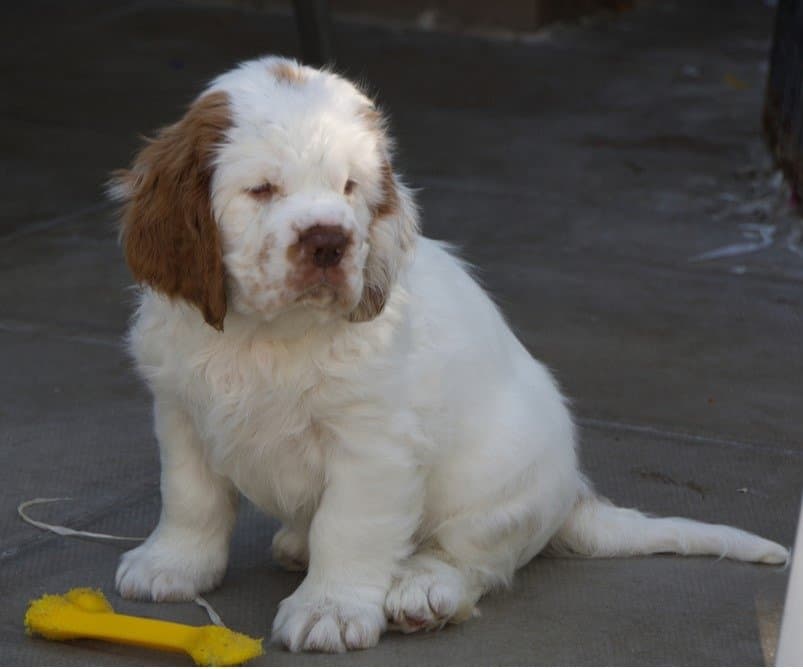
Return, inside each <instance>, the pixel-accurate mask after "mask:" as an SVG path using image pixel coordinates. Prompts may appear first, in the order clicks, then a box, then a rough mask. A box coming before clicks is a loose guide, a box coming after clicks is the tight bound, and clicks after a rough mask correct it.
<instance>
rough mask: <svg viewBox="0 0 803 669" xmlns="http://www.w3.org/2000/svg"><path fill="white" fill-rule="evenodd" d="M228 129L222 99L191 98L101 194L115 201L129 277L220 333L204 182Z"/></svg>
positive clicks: (222, 297) (217, 255)
mask: <svg viewBox="0 0 803 669" xmlns="http://www.w3.org/2000/svg"><path fill="white" fill-rule="evenodd" d="M230 126H231V114H230V109H229V99H228V96H227V95H226V94H225V93H222V92H216V93H209V94H207V95H204V96H203V97H201V98H199V99H198V100H197V101H196V102H195V103H194V104H193V105H192V106H191V107H190V108H189V110H188V111H187V113H186V114H185V115H184V118H182V119H181V120H180V121H179V122H178V123H176V124H174V125H171V126H168V127H166V128H164V129H162V130H161V131H160V132H159V134H158V135H157V136H156V138H155V139H153V140H150V141H148V143H147V144H146V145H145V147H144V148H143V149H142V150H141V151H140V152H139V154H138V155H137V157H136V159H135V160H134V164H133V166H132V167H131V169H129V170H120V171H118V172H116V173H115V174H114V175H113V177H112V179H111V181H110V182H109V186H108V193H109V195H110V196H111V197H112V198H114V199H116V200H118V201H120V202H122V203H123V208H122V216H121V219H122V220H121V230H120V238H121V241H122V245H123V250H124V253H125V259H126V262H127V263H128V266H129V268H130V269H131V273H132V274H133V275H134V278H135V279H136V280H137V281H139V282H142V283H146V284H148V285H149V286H151V287H152V288H154V289H155V290H157V291H159V292H161V293H163V294H165V295H167V296H169V297H171V298H173V297H176V298H181V299H184V300H186V301H187V302H189V303H191V304H193V305H195V306H196V307H198V309H200V311H201V313H202V314H203V317H204V319H205V320H206V322H207V323H209V325H211V326H212V327H214V328H216V329H218V330H222V329H223V318H224V316H225V315H226V291H225V273H224V267H223V252H222V248H221V244H220V236H219V233H218V227H217V224H216V223H215V218H214V214H213V212H212V203H211V194H210V184H211V181H212V174H213V171H214V159H215V155H216V151H217V148H218V146H219V145H220V143H221V142H222V141H223V139H224V137H225V134H226V131H227V130H228V129H229V127H230Z"/></svg>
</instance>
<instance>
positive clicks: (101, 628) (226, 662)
mask: <svg viewBox="0 0 803 669" xmlns="http://www.w3.org/2000/svg"><path fill="white" fill-rule="evenodd" d="M25 629H26V630H27V632H28V634H38V635H40V636H43V637H45V638H46V639H52V640H54V641H66V640H68V639H101V640H104V641H114V642H117V643H125V644H131V645H134V646H144V647H146V648H155V649H157V650H169V651H178V652H186V653H188V654H189V655H190V657H192V659H193V660H195V663H196V664H200V665H205V666H210V665H221V666H231V665H235V664H242V663H243V662H246V661H247V660H250V659H252V658H255V657H259V656H260V655H262V653H263V650H262V640H261V639H252V638H251V637H248V636H245V635H244V634H239V633H238V632H233V631H231V630H230V629H228V628H226V627H218V626H216V625H205V626H203V627H193V626H191V625H181V624H179V623H171V622H166V621H163V620H154V619H152V618H138V617H135V616H126V615H122V614H119V613H115V612H114V609H112V607H111V604H109V602H108V600H107V599H106V597H104V596H103V593H102V592H100V591H99V590H92V589H90V588H75V589H74V590H70V591H69V592H68V593H67V594H66V595H45V596H44V597H41V598H39V599H37V600H34V601H33V602H31V604H30V605H29V606H28V611H27V612H26V614H25Z"/></svg>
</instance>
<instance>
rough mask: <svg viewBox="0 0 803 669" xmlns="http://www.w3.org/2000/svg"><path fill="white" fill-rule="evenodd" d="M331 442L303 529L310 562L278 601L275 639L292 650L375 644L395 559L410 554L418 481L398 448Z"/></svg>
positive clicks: (338, 649)
mask: <svg viewBox="0 0 803 669" xmlns="http://www.w3.org/2000/svg"><path fill="white" fill-rule="evenodd" d="M365 442H366V443H364V444H363V447H360V445H359V444H351V445H350V446H349V447H348V450H347V448H346V447H343V448H337V449H333V450H332V452H331V453H330V456H329V458H328V461H327V471H326V481H327V483H326V490H325V491H324V493H323V496H322V498H321V502H320V505H319V507H318V510H317V511H316V513H315V516H314V517H313V520H312V525H311V527H310V532H309V551H310V559H309V569H308V571H307V576H306V578H305V579H304V581H303V583H302V584H301V585H300V586H299V587H298V589H297V590H296V591H295V592H294V593H293V594H292V595H291V596H290V597H288V598H287V599H285V600H284V601H283V602H282V603H281V605H280V606H279V611H278V613H277V614H276V618H275V620H274V622H273V638H274V640H276V641H278V642H280V643H282V644H284V645H285V646H286V647H287V648H289V649H290V650H292V651H299V650H316V651H325V652H342V651H344V650H347V649H353V648H368V647H370V646H373V645H375V644H376V643H377V642H378V640H379V635H380V634H381V632H382V631H383V630H384V629H385V625H386V619H385V613H384V609H383V604H384V601H385V595H386V594H387V590H388V587H389V586H390V582H391V576H392V574H393V571H394V567H395V565H396V564H397V563H398V561H399V560H400V559H403V558H404V557H406V556H407V555H408V554H409V550H410V537H411V536H412V534H413V532H414V531H415V528H416V525H417V523H418V518H419V514H420V507H421V499H422V492H421V489H420V488H421V480H420V473H419V472H418V470H417V468H416V465H415V463H414V462H412V460H411V458H409V456H408V454H407V452H406V451H405V450H404V449H402V448H396V447H394V446H393V445H392V444H388V445H387V446H386V447H384V448H383V446H382V444H378V443H377V441H376V440H374V439H370V438H369V437H366V438H365Z"/></svg>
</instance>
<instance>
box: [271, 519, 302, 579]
mask: <svg viewBox="0 0 803 669" xmlns="http://www.w3.org/2000/svg"><path fill="white" fill-rule="evenodd" d="M308 535H309V527H307V526H304V527H296V526H291V525H283V526H282V527H281V529H280V530H279V531H278V532H276V534H274V535H273V543H272V545H271V549H272V552H273V559H274V560H276V562H278V563H279V564H280V565H281V566H282V567H284V568H285V569H287V570H288V571H304V570H305V569H306V568H307V565H308V564H309V541H308V538H307V537H308Z"/></svg>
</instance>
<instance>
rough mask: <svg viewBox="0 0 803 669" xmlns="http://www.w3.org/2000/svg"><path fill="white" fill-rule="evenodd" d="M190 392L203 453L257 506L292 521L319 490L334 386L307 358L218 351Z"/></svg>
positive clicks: (328, 441) (306, 510) (311, 505)
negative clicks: (286, 359) (281, 359)
mask: <svg viewBox="0 0 803 669" xmlns="http://www.w3.org/2000/svg"><path fill="white" fill-rule="evenodd" d="M203 367H204V368H203V371H202V372H200V373H196V374H194V375H193V376H195V379H196V382H195V383H192V384H190V387H189V388H188V389H187V390H188V394H189V398H188V399H189V404H190V405H191V406H193V407H195V411H194V416H193V417H194V420H195V422H196V424H197V426H198V429H199V432H200V433H201V435H202V440H203V442H204V445H205V448H206V449H207V450H208V458H209V461H210V463H211V464H212V466H213V467H214V468H215V470H216V471H218V472H219V473H221V474H223V475H225V476H227V477H228V478H230V479H231V480H232V481H233V482H234V484H235V485H236V486H237V487H238V488H239V489H240V491H241V492H242V493H243V494H244V495H245V496H246V497H248V498H249V499H250V500H251V501H252V502H253V503H254V504H256V505H257V506H258V507H260V508H262V509H263V510H264V511H266V512H267V513H270V514H271V515H275V516H278V517H280V518H285V519H289V518H292V517H295V516H297V515H299V514H301V515H306V514H309V513H311V512H312V510H313V509H314V507H315V506H316V505H317V501H318V499H319V497H320V494H321V492H322V489H323V481H324V463H325V459H326V452H327V449H329V448H331V447H332V443H331V434H330V432H329V430H328V429H327V426H328V424H329V423H330V420H331V418H330V417H331V416H333V415H336V414H337V413H338V410H339V408H338V407H336V406H334V405H333V403H332V401H331V400H327V399H326V398H332V397H337V396H338V393H337V392H336V391H335V390H334V389H333V388H332V386H333V385H334V384H335V383H336V381H334V380H333V379H330V378H327V376H326V375H325V374H324V373H323V372H322V371H321V370H320V369H319V368H318V367H317V366H316V365H315V364H313V363H312V361H310V360H303V359H302V360H294V361H292V362H288V363H285V364H281V362H278V363H277V360H276V356H275V355H272V354H271V352H269V351H259V350H250V351H247V352H239V353H238V354H235V353H232V352H230V351H224V352H219V353H217V354H216V355H214V356H211V357H210V358H209V360H208V361H207V363H206V365H204V366H203Z"/></svg>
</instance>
